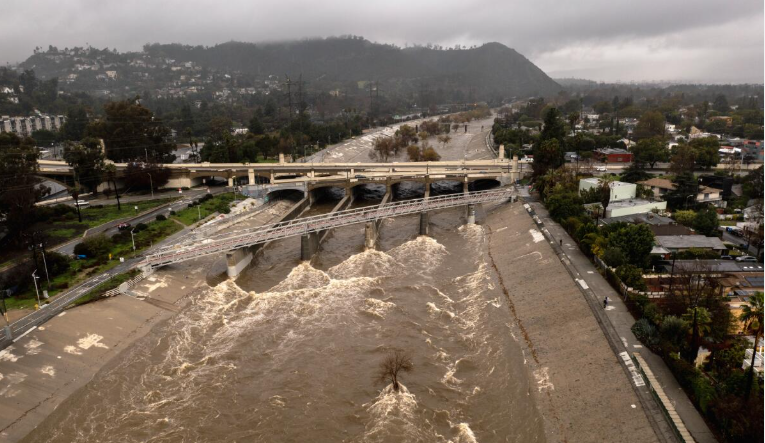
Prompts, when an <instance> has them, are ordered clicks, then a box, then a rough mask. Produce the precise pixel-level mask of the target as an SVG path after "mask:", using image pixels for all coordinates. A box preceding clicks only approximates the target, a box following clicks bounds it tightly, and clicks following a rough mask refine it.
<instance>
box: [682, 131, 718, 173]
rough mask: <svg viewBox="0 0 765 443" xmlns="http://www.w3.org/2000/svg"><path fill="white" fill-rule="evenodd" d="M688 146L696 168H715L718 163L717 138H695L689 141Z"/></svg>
mask: <svg viewBox="0 0 765 443" xmlns="http://www.w3.org/2000/svg"><path fill="white" fill-rule="evenodd" d="M689 145H690V147H691V149H693V156H694V160H695V164H696V166H698V167H701V168H704V169H709V168H711V167H714V166H717V163H719V161H720V152H719V150H720V142H719V141H718V140H717V137H704V138H697V139H694V140H691V142H690V143H689Z"/></svg>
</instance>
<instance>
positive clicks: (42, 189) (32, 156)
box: [0, 132, 50, 241]
mask: <svg viewBox="0 0 765 443" xmlns="http://www.w3.org/2000/svg"><path fill="white" fill-rule="evenodd" d="M38 156H39V152H38V151H37V149H36V148H35V143H34V140H32V139H31V138H23V139H22V138H19V137H18V136H17V135H16V134H13V133H10V132H3V133H0V218H1V217H5V219H6V226H7V227H8V231H9V232H8V234H9V235H8V238H9V239H14V240H16V241H18V240H20V239H21V235H20V234H21V233H23V232H24V231H25V230H26V228H27V227H28V226H31V225H32V224H33V223H34V213H35V206H34V205H35V203H36V202H38V201H40V199H41V198H42V197H44V196H45V195H47V194H48V193H49V192H50V189H49V188H48V187H46V186H43V185H41V184H40V179H39V178H38V177H36V176H35V174H36V173H37V171H38V170H39V167H38V164H37V159H38Z"/></svg>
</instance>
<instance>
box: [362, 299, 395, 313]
mask: <svg viewBox="0 0 765 443" xmlns="http://www.w3.org/2000/svg"><path fill="white" fill-rule="evenodd" d="M395 307H396V304H395V303H392V302H388V301H383V300H378V299H376V298H368V299H366V300H364V309H363V310H362V311H363V312H366V313H367V314H370V315H372V316H375V317H378V318H385V315H386V314H387V313H388V312H389V311H390V310H391V309H393V308H395Z"/></svg>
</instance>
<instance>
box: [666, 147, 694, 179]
mask: <svg viewBox="0 0 765 443" xmlns="http://www.w3.org/2000/svg"><path fill="white" fill-rule="evenodd" d="M695 166H696V153H695V151H694V150H693V148H691V147H690V146H689V145H686V144H683V145H678V146H677V148H675V151H674V153H673V155H672V160H671V163H670V165H669V170H670V171H671V172H672V173H673V174H675V175H679V174H692V173H693V170H694V168H695Z"/></svg>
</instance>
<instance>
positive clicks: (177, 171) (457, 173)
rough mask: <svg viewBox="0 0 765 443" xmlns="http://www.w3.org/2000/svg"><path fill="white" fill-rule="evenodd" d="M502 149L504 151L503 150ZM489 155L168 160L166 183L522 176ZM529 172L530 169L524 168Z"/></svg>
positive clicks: (54, 171)
mask: <svg viewBox="0 0 765 443" xmlns="http://www.w3.org/2000/svg"><path fill="white" fill-rule="evenodd" d="M501 152H503V151H501ZM501 152H500V158H498V159H493V160H467V161H449V162H400V163H285V162H283V161H282V162H279V163H252V164H240V163H196V164H191V163H185V164H175V163H173V164H166V165H164V167H166V168H168V169H170V171H171V175H170V180H169V182H168V183H167V185H166V186H167V187H170V188H173V187H179V188H180V187H193V186H198V185H201V184H202V181H203V179H205V178H209V177H220V178H224V179H226V180H228V184H229V186H233V185H234V184H238V183H240V182H241V181H246V182H247V183H248V184H249V185H250V186H254V185H256V184H269V185H277V184H284V183H295V185H294V186H295V188H297V187H300V186H302V187H303V188H304V189H305V190H306V192H307V191H310V190H311V189H314V188H317V187H326V186H338V185H339V186H340V187H344V188H347V187H349V185H352V186H356V185H358V184H364V183H372V182H377V183H379V182H383V183H388V184H393V183H397V182H401V181H420V182H423V183H432V182H434V181H438V180H456V181H461V182H463V183H468V182H472V181H475V180H480V179H485V178H493V179H496V180H498V181H501V182H502V183H510V182H511V181H514V180H516V179H518V178H520V177H521V173H522V170H521V169H520V168H519V163H518V160H517V159H516V158H513V159H512V160H507V159H504V158H503V156H502V155H501ZM115 165H116V167H117V180H119V179H120V177H121V176H122V175H123V174H124V171H125V169H126V168H127V164H126V163H115ZM39 166H40V170H39V175H43V176H52V177H62V178H65V177H67V176H71V175H72V169H71V167H70V166H69V165H68V164H66V163H65V162H60V161H51V160H40V161H39ZM526 171H529V168H526Z"/></svg>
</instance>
